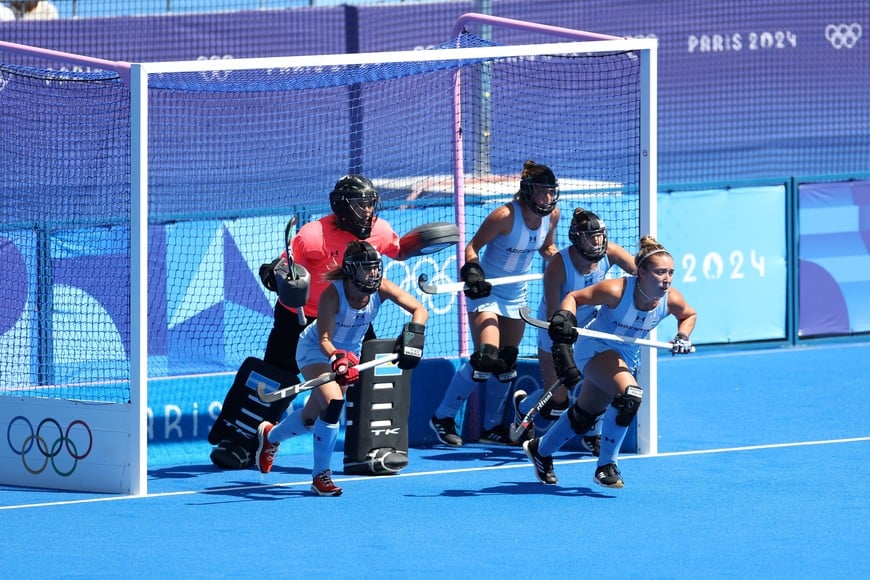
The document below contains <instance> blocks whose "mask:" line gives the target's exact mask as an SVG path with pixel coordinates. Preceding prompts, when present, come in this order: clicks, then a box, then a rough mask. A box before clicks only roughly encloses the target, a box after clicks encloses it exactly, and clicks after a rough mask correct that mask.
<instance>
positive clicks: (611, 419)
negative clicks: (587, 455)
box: [598, 405, 628, 465]
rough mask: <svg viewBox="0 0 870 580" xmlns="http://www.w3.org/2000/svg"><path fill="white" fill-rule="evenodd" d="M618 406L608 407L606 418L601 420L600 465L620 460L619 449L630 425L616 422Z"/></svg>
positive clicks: (605, 413)
mask: <svg viewBox="0 0 870 580" xmlns="http://www.w3.org/2000/svg"><path fill="white" fill-rule="evenodd" d="M616 414H617V410H616V407H614V406H612V405H611V406H610V407H607V411H605V412H604V418H603V419H602V420H601V453H600V454H599V456H598V465H607V464H608V463H617V462H618V461H619V449H620V447H622V442H623V441H625V434H626V433H628V427H621V426H619V425H617V424H616Z"/></svg>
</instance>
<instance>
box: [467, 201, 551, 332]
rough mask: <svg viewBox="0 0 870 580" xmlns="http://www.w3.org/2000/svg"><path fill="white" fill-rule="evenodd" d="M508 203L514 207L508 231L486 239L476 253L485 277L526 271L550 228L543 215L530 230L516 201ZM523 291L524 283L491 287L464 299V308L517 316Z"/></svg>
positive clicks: (548, 217) (523, 297)
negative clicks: (486, 293)
mask: <svg viewBox="0 0 870 580" xmlns="http://www.w3.org/2000/svg"><path fill="white" fill-rule="evenodd" d="M511 204H512V205H513V208H514V223H513V226H512V227H511V231H510V232H509V233H508V234H507V235H505V236H498V237H496V238H495V239H493V240H492V241H490V242H489V243H488V244H487V245H486V247H484V248H483V251H482V252H481V255H480V267H481V268H483V272H484V274H486V277H487V278H503V277H505V276H516V275H519V274H528V273H529V270H531V268H532V260H534V258H535V255H536V254H537V253H538V251H539V250H540V249H541V248H542V247H543V245H544V240H545V239H546V238H547V233H548V232H549V231H550V216H549V215H546V216H543V217H542V218H541V225H540V227H538V229H536V230H532V229H529V228H528V227H526V222H525V220H523V212H522V208H521V207H520V204H519V202H517V201H512V202H511ZM527 294H528V283H527V282H515V283H513V284H502V285H500V286H493V287H492V292H491V293H490V295H489V296H487V297H486V298H478V299H476V300H471V299H466V309H467V311H468V312H495V313H496V314H498V315H499V316H504V317H507V318H520V309H521V308H522V307H523V306H525V305H526V302H527V298H526V297H527Z"/></svg>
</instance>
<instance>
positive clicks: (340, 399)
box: [256, 241, 429, 496]
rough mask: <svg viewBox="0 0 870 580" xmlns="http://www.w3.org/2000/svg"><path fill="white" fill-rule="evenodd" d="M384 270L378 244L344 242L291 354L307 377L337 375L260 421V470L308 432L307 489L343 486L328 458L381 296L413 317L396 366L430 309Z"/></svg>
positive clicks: (415, 351) (412, 349) (411, 363)
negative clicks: (299, 403) (300, 402)
mask: <svg viewBox="0 0 870 580" xmlns="http://www.w3.org/2000/svg"><path fill="white" fill-rule="evenodd" d="M383 272H384V264H383V260H382V259H381V256H380V254H379V253H378V252H377V250H375V249H374V247H373V246H372V245H371V244H369V243H368V242H364V241H353V242H350V243H349V244H348V245H347V249H346V250H345V252H344V257H343V259H342V265H341V267H340V268H337V269H335V270H331V271H330V272H329V273H328V274H327V279H329V280H332V283H331V284H330V285H329V286H327V287H326V289H325V290H324V291H323V293H322V294H321V295H320V300H319V301H318V304H317V322H316V323H314V324H310V325H308V326H307V327H306V328H305V330H303V331H302V334H301V335H300V336H299V345H298V346H297V348H296V361H297V364H298V365H299V368H300V370H301V372H302V376H303V377H305V379H306V380H309V379H313V378H315V377H318V376H320V375H322V374H324V373H328V372H330V371H331V372H333V373H335V374H336V378H335V380H334V381H331V382H328V383H325V384H323V385H320V386H318V387H316V388H315V389H314V390H312V391H311V395H310V396H309V398H308V400H307V401H306V402H305V405H304V406H303V407H302V408H301V409H297V410H295V411H293V412H292V413H290V414H289V415H287V416H286V417H285V418H284V419H283V420H282V421H281V422H280V423H278V424H276V425H273V424H272V423H270V422H268V421H263V422H262V423H260V425H259V428H258V429H257V437H258V441H259V447H258V448H257V455H256V461H257V466H258V468H259V470H260V472H262V473H268V472H269V471H271V469H272V463H273V461H274V458H275V453H276V452H277V451H278V446H279V444H280V442H281V441H284V440H285V439H288V438H289V437H293V436H294V435H302V434H307V433H313V434H314V468H313V470H312V474H313V475H314V479H313V482H312V484H311V491H313V492H314V493H315V494H316V495H321V496H336V495H341V493H342V489H341V488H340V487H338V486H337V485H335V484H334V483H333V481H332V471H331V469H330V467H329V465H330V458H331V456H332V452H333V451H334V449H335V443H336V441H337V438H338V429H339V418H340V416H341V411H342V408H343V407H344V395H345V392H346V391H347V388H348V386H349V385H351V384H353V383H355V382H357V381H358V380H359V369H357V368H356V366H357V365H358V364H359V354H360V352H361V350H362V343H363V339H364V338H365V334H366V331H367V330H368V328H369V325H370V324H371V323H372V321H373V320H374V318H375V316H376V315H377V313H378V309H379V308H380V306H381V304H382V302H383V301H384V300H390V301H392V302H394V303H396V304H397V305H398V306H400V307H401V308H402V309H404V310H405V311H406V312H408V314H410V315H411V322H408V323H406V324H405V326H404V328H403V330H402V334H401V335H399V338H398V339H397V340H396V348H395V352H396V353H397V354H398V355H399V358H398V360H397V364H398V366H399V368H402V369H411V368H414V367H415V366H417V363H419V361H420V358H421V357H422V356H423V337H424V332H425V329H426V328H425V325H426V321H427V320H428V318H429V313H428V312H427V311H426V308H425V307H424V306H423V305H422V304H421V303H420V302H419V301H418V300H417V299H416V298H414V297H413V296H412V295H411V294H409V293H408V292H406V291H405V290H402V289H401V288H399V287H398V286H397V285H396V284H394V283H392V282H390V281H389V280H388V279H386V278H384V277H383Z"/></svg>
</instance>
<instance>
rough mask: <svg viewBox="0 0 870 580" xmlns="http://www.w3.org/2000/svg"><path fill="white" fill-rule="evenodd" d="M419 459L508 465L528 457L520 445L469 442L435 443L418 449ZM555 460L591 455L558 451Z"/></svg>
mask: <svg viewBox="0 0 870 580" xmlns="http://www.w3.org/2000/svg"><path fill="white" fill-rule="evenodd" d="M420 451H421V455H420V459H427V460H430V461H450V462H462V461H469V462H480V461H484V462H487V463H492V464H493V465H510V464H513V463H522V462H527V461H528V458H527V457H526V453H525V452H524V451H523V448H522V447H508V446H506V445H492V444H489V445H488V444H481V443H471V444H467V445H463V446H462V447H447V446H442V445H437V446H434V447H427V448H423V449H420ZM554 457H555V458H556V460H557V461H566V460H573V459H589V458H592V455H591V454H589V453H585V452H580V451H578V452H575V453H559V455H558V456H554Z"/></svg>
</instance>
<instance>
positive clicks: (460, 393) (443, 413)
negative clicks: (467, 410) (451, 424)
mask: <svg viewBox="0 0 870 580" xmlns="http://www.w3.org/2000/svg"><path fill="white" fill-rule="evenodd" d="M476 388H477V382H476V381H474V380H473V379H472V378H471V364H470V363H468V362H466V363H465V364H463V365H462V366H461V367H459V370H458V371H456V374H454V375H453V378H452V379H450V384H449V385H448V386H447V392H445V393H444V398H443V399H442V400H441V404H440V405H438V408H437V409H435V416H436V417H438V418H439V419H443V418H444V417H456V414H457V413H459V408H460V407H462V405H463V404H464V403H465V400H466V399H467V398H468V397H469V395H471V393H473V392H474V389H476Z"/></svg>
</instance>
